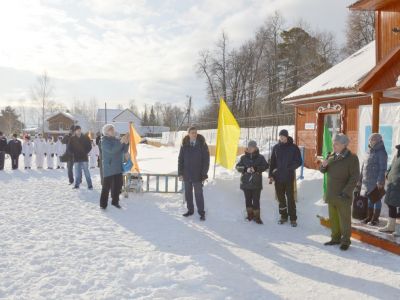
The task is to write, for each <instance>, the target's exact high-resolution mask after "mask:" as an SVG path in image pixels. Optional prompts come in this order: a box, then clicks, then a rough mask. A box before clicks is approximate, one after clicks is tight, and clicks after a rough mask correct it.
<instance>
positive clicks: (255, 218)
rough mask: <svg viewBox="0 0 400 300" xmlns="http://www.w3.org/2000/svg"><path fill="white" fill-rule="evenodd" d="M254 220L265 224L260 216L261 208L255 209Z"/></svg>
mask: <svg viewBox="0 0 400 300" xmlns="http://www.w3.org/2000/svg"><path fill="white" fill-rule="evenodd" d="M254 221H255V222H256V223H257V224H260V225H261V224H264V223H263V221H262V220H261V217H260V210H259V209H255V210H254Z"/></svg>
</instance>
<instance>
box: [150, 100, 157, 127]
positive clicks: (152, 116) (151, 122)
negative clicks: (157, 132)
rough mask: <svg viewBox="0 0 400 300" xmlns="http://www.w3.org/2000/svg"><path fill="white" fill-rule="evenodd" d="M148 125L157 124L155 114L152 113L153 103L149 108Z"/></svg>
mask: <svg viewBox="0 0 400 300" xmlns="http://www.w3.org/2000/svg"><path fill="white" fill-rule="evenodd" d="M149 125H150V126H157V125H158V124H157V118H156V114H155V113H154V107H153V105H152V106H151V109H150V116H149Z"/></svg>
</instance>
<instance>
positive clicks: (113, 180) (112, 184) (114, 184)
mask: <svg viewBox="0 0 400 300" xmlns="http://www.w3.org/2000/svg"><path fill="white" fill-rule="evenodd" d="M121 189H122V174H117V175H112V176H107V177H104V178H103V187H102V189H101V196H100V206H101V207H103V208H106V207H107V204H108V195H109V194H110V190H111V199H112V202H111V203H112V204H119V194H120V193H121Z"/></svg>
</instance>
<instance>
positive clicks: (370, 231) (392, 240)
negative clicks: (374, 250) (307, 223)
mask: <svg viewBox="0 0 400 300" xmlns="http://www.w3.org/2000/svg"><path fill="white" fill-rule="evenodd" d="M317 217H318V218H319V220H320V223H321V225H323V226H325V227H328V228H330V227H331V225H330V222H329V218H326V217H322V216H319V215H318V216H317ZM351 227H352V228H351V237H352V238H354V239H356V240H359V241H361V242H363V243H367V244H370V245H372V246H375V247H378V248H381V249H384V250H386V251H389V252H391V253H394V254H397V255H400V237H395V236H393V235H392V234H386V233H382V232H379V231H377V230H376V227H375V228H371V227H368V226H367V225H362V224H356V223H353V224H352V226H351Z"/></svg>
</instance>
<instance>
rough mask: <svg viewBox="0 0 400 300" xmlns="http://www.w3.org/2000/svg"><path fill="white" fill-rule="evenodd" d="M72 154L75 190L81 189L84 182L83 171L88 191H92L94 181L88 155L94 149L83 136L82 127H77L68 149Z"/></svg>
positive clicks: (87, 138)
mask: <svg viewBox="0 0 400 300" xmlns="http://www.w3.org/2000/svg"><path fill="white" fill-rule="evenodd" d="M67 148H69V151H70V152H71V153H72V157H73V160H74V169H75V185H74V189H79V185H80V184H81V182H82V170H83V172H84V173H85V178H86V183H87V185H88V189H89V190H92V189H93V185H92V179H91V178H90V172H89V162H88V154H89V152H90V150H91V149H92V143H91V141H90V139H89V137H88V136H86V135H84V134H82V130H81V127H80V126H79V125H77V126H75V135H74V136H72V137H71V139H70V141H69V144H68V147H67Z"/></svg>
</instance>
